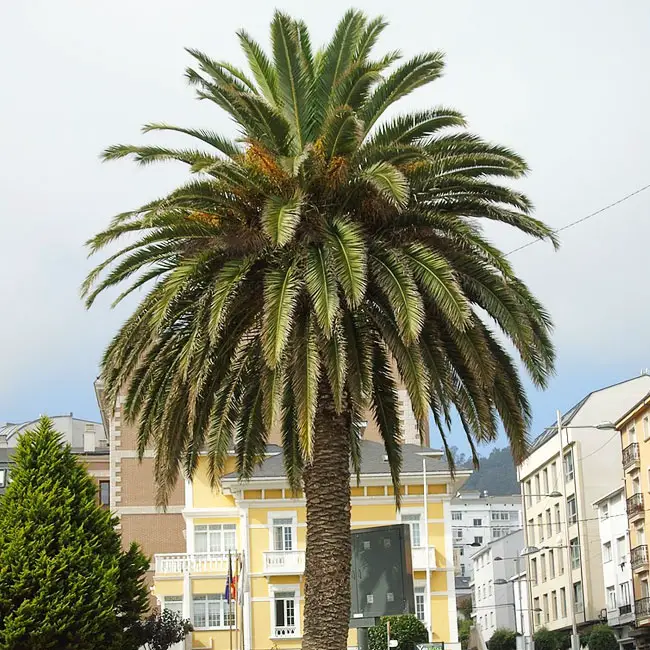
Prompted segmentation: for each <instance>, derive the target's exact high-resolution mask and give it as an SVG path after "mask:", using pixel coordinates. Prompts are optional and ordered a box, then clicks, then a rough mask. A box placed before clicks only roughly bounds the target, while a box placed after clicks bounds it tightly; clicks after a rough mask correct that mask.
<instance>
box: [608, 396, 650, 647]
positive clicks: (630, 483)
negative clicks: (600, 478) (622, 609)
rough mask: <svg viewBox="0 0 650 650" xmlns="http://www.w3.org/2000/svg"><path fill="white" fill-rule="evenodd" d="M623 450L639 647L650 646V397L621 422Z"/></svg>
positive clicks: (636, 632) (617, 424) (645, 398)
mask: <svg viewBox="0 0 650 650" xmlns="http://www.w3.org/2000/svg"><path fill="white" fill-rule="evenodd" d="M616 428H617V429H618V430H619V432H620V435H621V445H622V448H623V470H624V472H625V496H626V499H627V516H628V523H629V536H630V566H631V568H632V584H633V590H634V608H633V609H634V615H635V619H636V626H637V628H636V631H635V636H637V637H638V638H637V647H647V646H648V645H650V586H649V582H648V581H649V580H650V575H649V570H650V563H649V557H648V541H647V531H648V530H649V527H650V518H649V517H648V514H649V511H650V394H648V395H646V396H645V397H644V398H643V399H642V400H640V401H639V402H638V403H637V404H635V405H634V407H632V408H631V409H630V410H629V411H628V412H627V413H626V414H625V415H624V416H623V417H622V418H621V419H620V420H618V422H617V423H616Z"/></svg>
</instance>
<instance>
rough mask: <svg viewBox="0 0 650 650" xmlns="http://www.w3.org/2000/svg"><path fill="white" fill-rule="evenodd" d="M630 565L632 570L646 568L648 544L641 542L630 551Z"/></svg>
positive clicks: (644, 569) (643, 569)
mask: <svg viewBox="0 0 650 650" xmlns="http://www.w3.org/2000/svg"><path fill="white" fill-rule="evenodd" d="M630 566H631V567H632V571H647V569H648V546H647V545H646V544H641V545H640V546H635V547H634V548H633V549H632V550H631V551H630Z"/></svg>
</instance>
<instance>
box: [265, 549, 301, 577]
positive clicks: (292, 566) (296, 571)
mask: <svg viewBox="0 0 650 650" xmlns="http://www.w3.org/2000/svg"><path fill="white" fill-rule="evenodd" d="M304 570H305V552H304V551H266V552H265V553H264V573H265V575H267V576H281V575H285V576H286V575H300V574H301V573H303V572H304Z"/></svg>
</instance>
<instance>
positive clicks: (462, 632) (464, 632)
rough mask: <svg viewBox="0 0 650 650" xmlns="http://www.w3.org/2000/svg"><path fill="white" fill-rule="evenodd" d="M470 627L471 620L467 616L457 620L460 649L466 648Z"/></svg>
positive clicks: (464, 649) (465, 649)
mask: <svg viewBox="0 0 650 650" xmlns="http://www.w3.org/2000/svg"><path fill="white" fill-rule="evenodd" d="M471 629H472V621H471V620H470V619H469V618H464V619H462V618H461V619H459V620H458V640H459V641H460V647H461V650H467V646H468V644H469V633H470V630H471Z"/></svg>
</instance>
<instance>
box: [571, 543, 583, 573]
mask: <svg viewBox="0 0 650 650" xmlns="http://www.w3.org/2000/svg"><path fill="white" fill-rule="evenodd" d="M574 541H575V542H576V543H575V544H574V543H573V542H574ZM574 551H575V553H574ZM569 555H570V556H571V571H576V570H577V569H579V568H580V555H581V553H580V540H579V538H578V537H574V538H573V539H572V540H570V541H569Z"/></svg>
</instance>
